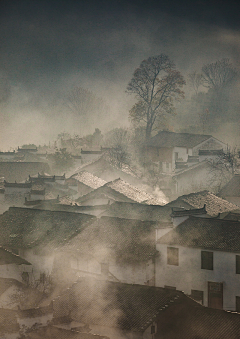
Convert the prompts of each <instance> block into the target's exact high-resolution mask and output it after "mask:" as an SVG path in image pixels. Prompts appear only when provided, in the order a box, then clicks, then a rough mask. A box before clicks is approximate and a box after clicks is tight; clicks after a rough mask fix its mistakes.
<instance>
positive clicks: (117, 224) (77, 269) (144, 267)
mask: <svg viewBox="0 0 240 339" xmlns="http://www.w3.org/2000/svg"><path fill="white" fill-rule="evenodd" d="M158 227H159V228H160V229H162V226H161V225H159V223H157V222H154V221H150V222H149V221H141V220H133V219H132V220H128V219H124V218H113V217H101V218H99V219H97V220H96V221H95V222H94V223H92V224H91V225H89V226H88V227H87V228H85V230H83V231H82V232H81V234H79V235H77V236H76V237H74V238H73V239H72V240H71V241H69V242H68V243H67V244H66V245H65V246H63V247H62V248H59V250H58V255H59V256H58V257H57V256H56V260H55V272H59V273H58V274H59V279H60V278H61V277H62V279H64V277H63V274H62V272H63V271H62V268H63V266H64V267H65V268H66V269H65V271H64V272H65V273H66V272H69V273H66V274H65V275H66V278H69V277H70V276H72V277H73V278H72V279H73V281H74V280H76V279H77V277H85V276H93V277H98V278H99V279H104V280H106V279H107V280H112V281H118V282H120V281H121V282H127V283H132V284H142V285H154V284H155V256H156V255H157V253H156V250H155V247H156V245H155V244H156V230H157V229H158ZM165 228H166V229H167V231H169V230H170V229H171V228H170V226H169V225H167V226H166V227H165ZM165 232H166V231H165ZM162 234H164V232H163V233H162ZM66 270H68V271H66Z"/></svg>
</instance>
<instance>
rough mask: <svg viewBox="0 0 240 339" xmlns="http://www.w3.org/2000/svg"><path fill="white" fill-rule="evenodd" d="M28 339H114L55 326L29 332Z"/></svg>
mask: <svg viewBox="0 0 240 339" xmlns="http://www.w3.org/2000/svg"><path fill="white" fill-rule="evenodd" d="M27 338H28V339H43V338H44V339H53V338H57V339H112V338H109V337H106V336H101V335H98V334H91V333H81V332H78V331H74V330H69V329H65V328H58V327H55V326H51V325H49V326H43V327H39V328H38V329H34V330H32V331H28V332H27Z"/></svg>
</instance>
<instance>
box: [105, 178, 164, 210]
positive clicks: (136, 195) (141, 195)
mask: <svg viewBox="0 0 240 339" xmlns="http://www.w3.org/2000/svg"><path fill="white" fill-rule="evenodd" d="M106 186H107V187H110V188H111V189H113V190H114V191H117V192H119V193H121V194H123V195H125V196H126V197H128V198H129V199H131V200H133V201H136V202H139V203H141V202H146V203H147V201H148V200H150V201H151V202H153V201H154V202H157V198H155V197H153V196H152V195H151V194H149V193H146V192H143V191H141V190H140V189H139V188H137V187H135V186H133V185H130V184H129V183H127V182H125V181H123V180H121V179H120V178H119V179H116V180H114V181H110V182H108V183H107V184H106ZM158 204H159V205H160V202H159V203H158ZM161 204H163V202H161Z"/></svg>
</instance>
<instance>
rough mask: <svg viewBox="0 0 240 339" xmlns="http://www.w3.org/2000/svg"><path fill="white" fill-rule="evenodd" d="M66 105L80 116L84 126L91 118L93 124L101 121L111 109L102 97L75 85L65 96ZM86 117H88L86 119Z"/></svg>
mask: <svg viewBox="0 0 240 339" xmlns="http://www.w3.org/2000/svg"><path fill="white" fill-rule="evenodd" d="M63 101H64V105H65V106H66V107H68V109H69V110H70V111H71V112H72V113H73V114H74V115H75V116H77V117H78V118H80V123H81V124H82V125H83V126H84V125H85V124H86V121H87V120H88V121H89V120H90V119H91V125H92V124H93V125H94V124H96V123H97V122H99V119H101V117H104V116H105V115H106V114H107V113H108V112H109V111H110V109H109V107H108V105H107V104H106V103H105V101H104V100H103V99H102V98H99V97H98V96H96V95H95V94H94V93H93V92H91V91H90V90H88V89H85V88H82V87H78V86H76V87H74V88H73V89H72V90H71V91H69V92H68V94H67V95H66V96H65V97H64V98H63ZM86 117H87V118H88V119H86Z"/></svg>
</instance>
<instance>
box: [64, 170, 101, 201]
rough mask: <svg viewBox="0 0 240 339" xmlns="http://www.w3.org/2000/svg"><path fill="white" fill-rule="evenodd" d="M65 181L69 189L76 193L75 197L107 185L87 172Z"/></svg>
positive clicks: (74, 175)
mask: <svg viewBox="0 0 240 339" xmlns="http://www.w3.org/2000/svg"><path fill="white" fill-rule="evenodd" d="M66 181H67V183H68V185H69V187H70V188H71V189H73V190H75V191H76V195H77V197H79V196H83V195H85V194H87V193H89V192H91V191H93V190H95V189H97V188H99V187H101V186H103V185H105V184H106V183H107V182H106V181H105V180H103V179H101V178H98V177H97V176H95V175H93V174H92V173H89V172H87V171H81V172H79V173H76V174H73V175H72V176H71V177H70V178H68V179H67V180H66Z"/></svg>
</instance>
